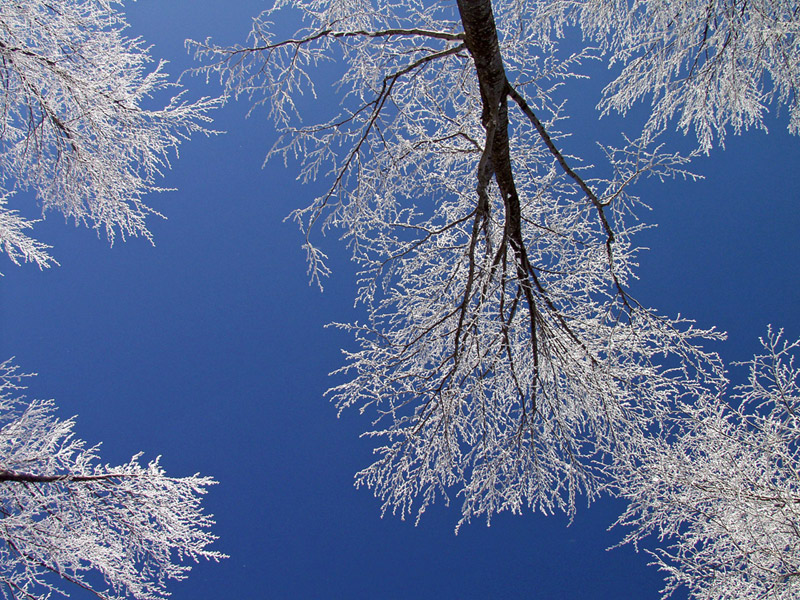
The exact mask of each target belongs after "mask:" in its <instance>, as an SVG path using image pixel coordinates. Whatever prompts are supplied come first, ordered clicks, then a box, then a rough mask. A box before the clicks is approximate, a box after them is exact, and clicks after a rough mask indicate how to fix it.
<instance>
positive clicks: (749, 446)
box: [619, 331, 800, 600]
mask: <svg viewBox="0 0 800 600" xmlns="http://www.w3.org/2000/svg"><path fill="white" fill-rule="evenodd" d="M761 343H762V346H763V354H759V355H757V356H755V357H754V358H753V359H752V360H751V361H750V362H748V363H745V364H744V365H743V366H746V367H747V368H748V369H749V377H748V381H747V383H745V384H742V385H740V386H739V387H738V388H736V390H735V391H734V393H733V394H732V395H730V396H729V397H728V398H727V399H726V401H720V400H721V398H720V396H704V397H701V398H700V399H699V400H698V401H697V402H695V403H691V404H688V403H687V404H685V405H684V406H683V407H682V409H683V410H681V411H680V412H676V414H675V415H673V417H672V418H671V423H672V427H671V428H670V429H669V430H667V431H665V432H664V435H663V436H660V437H655V438H654V439H653V440H652V443H651V444H650V446H649V447H648V448H647V450H646V452H643V453H642V454H641V455H640V456H638V457H633V459H634V461H633V464H624V465H622V466H621V468H620V470H619V473H621V476H620V478H619V493H620V495H621V496H622V497H623V498H626V499H628V500H629V501H630V505H629V508H628V510H627V511H626V512H625V513H624V514H623V515H622V517H621V518H620V520H619V523H620V524H621V525H624V526H626V527H629V528H630V531H629V533H628V535H627V537H626V538H625V541H626V542H630V543H634V544H637V545H642V546H644V547H645V548H649V547H650V546H652V543H651V541H652V540H651V538H650V537H649V536H651V535H655V536H658V540H659V542H661V543H660V544H659V548H657V549H655V550H650V551H649V552H650V553H651V554H652V556H653V558H654V561H655V564H656V565H657V566H658V567H659V568H661V569H662V570H663V571H664V572H665V573H666V577H667V587H666V590H665V591H666V592H667V593H670V592H672V591H673V590H675V589H677V588H680V587H685V588H686V589H688V590H689V592H690V593H691V595H692V597H693V598H696V599H698V600H712V599H713V600H738V599H741V598H775V599H776V600H789V599H791V598H797V597H798V594H800V575H799V574H800V421H798V417H797V411H798V410H800V370H798V368H797V366H796V365H795V357H796V355H797V351H798V349H799V348H800V341H796V342H794V343H789V342H787V341H786V340H785V339H784V338H783V335H782V332H778V333H775V332H772V331H769V332H768V334H767V336H766V337H764V338H763V339H762V340H761Z"/></svg>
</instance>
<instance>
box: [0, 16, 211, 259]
mask: <svg viewBox="0 0 800 600" xmlns="http://www.w3.org/2000/svg"><path fill="white" fill-rule="evenodd" d="M119 5H120V3H119V2H115V1H107V0H60V1H58V2H46V1H45V0H26V1H25V2H9V1H3V2H0V124H1V125H2V127H0V187H2V188H5V189H7V190H15V189H16V190H30V191H32V192H33V194H34V195H35V196H36V199H37V200H38V202H39V203H40V205H41V207H42V213H43V214H44V213H47V212H48V211H51V210H55V211H58V212H60V213H62V214H63V215H64V216H65V217H67V218H68V219H72V220H74V221H75V222H76V223H83V224H86V225H87V226H89V227H92V228H94V229H96V230H98V232H100V231H102V232H103V233H104V234H105V235H106V236H107V237H108V239H109V240H110V241H112V242H113V240H114V239H115V237H116V236H120V237H122V238H123V239H124V238H125V237H127V236H139V235H142V236H145V237H147V238H148V239H150V233H149V231H148V229H147V222H146V221H147V217H148V216H149V215H152V214H158V213H155V211H153V210H152V209H151V208H149V207H148V206H147V205H146V204H145V203H144V202H143V196H144V195H145V194H147V193H150V192H154V191H159V190H160V189H161V188H159V187H157V186H156V183H155V182H156V180H157V179H158V178H159V177H160V176H161V174H162V172H163V171H164V170H165V169H166V168H168V167H169V160H170V155H171V154H173V153H174V154H176V153H177V149H178V146H179V144H180V143H181V142H182V141H183V140H185V139H187V138H188V137H189V135H191V134H192V133H196V132H203V131H205V132H207V130H206V129H205V128H204V124H205V123H207V122H208V121H209V118H208V116H207V114H206V113H207V112H208V111H209V110H210V109H211V108H212V107H213V106H214V105H215V101H213V100H209V99H207V98H203V99H201V100H198V101H196V102H187V101H186V100H184V98H183V93H182V92H180V91H178V90H177V86H176V84H174V83H170V82H169V80H168V78H167V75H166V74H165V73H164V72H163V67H164V63H163V62H162V63H158V64H156V65H155V66H151V65H150V63H152V59H151V58H150V56H149V52H148V48H147V47H146V46H145V45H144V43H143V42H142V40H140V39H137V38H129V37H126V35H125V33H124V31H125V29H126V27H127V25H126V23H125V21H124V18H123V16H122V15H121V14H120V12H119V11H118V6H119ZM165 95H166V97H165ZM165 100H166V101H165ZM5 216H6V218H8V217H9V214H8V212H7V211H6V212H5ZM19 229H20V227H15V228H11V229H6V228H4V229H3V230H2V231H0V235H2V236H3V237H0V244H2V245H3V249H4V250H5V251H6V253H7V254H9V256H10V257H11V258H12V260H14V261H15V262H16V261H17V260H18V259H19V258H22V259H23V260H32V261H33V262H35V263H37V264H38V265H39V266H40V267H41V266H45V265H49V264H52V263H53V262H54V261H53V260H52V259H51V258H50V257H49V256H47V255H46V254H44V253H43V249H44V246H42V245H41V244H38V243H36V242H32V241H31V240H29V238H27V237H26V238H25V239H24V240H23V241H22V242H20V238H19V237H18V236H17V235H16V234H17V233H18V232H19ZM20 243H22V246H20Z"/></svg>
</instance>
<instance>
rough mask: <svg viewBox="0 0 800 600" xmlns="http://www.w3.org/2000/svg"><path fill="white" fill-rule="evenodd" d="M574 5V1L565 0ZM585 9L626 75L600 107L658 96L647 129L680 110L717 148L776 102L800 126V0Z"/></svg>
mask: <svg viewBox="0 0 800 600" xmlns="http://www.w3.org/2000/svg"><path fill="white" fill-rule="evenodd" d="M565 4H569V5H571V4H573V3H565ZM576 5H577V6H576V8H575V9H570V8H567V9H565V12H566V13H567V14H573V15H577V21H578V23H579V24H580V26H581V28H582V30H583V31H584V33H585V34H586V35H587V36H588V37H590V38H591V39H593V40H594V41H597V42H599V43H601V44H602V45H603V47H604V49H605V50H606V51H608V52H609V54H610V62H611V64H612V65H616V64H619V65H621V66H622V71H621V73H620V74H619V75H618V76H617V77H616V78H615V79H614V80H613V81H612V82H611V83H610V84H609V85H608V87H607V88H606V90H605V96H604V98H603V101H602V103H601V106H602V107H603V108H604V109H605V110H611V109H613V110H618V111H621V112H625V111H626V110H627V109H629V108H630V107H631V106H632V105H633V104H634V103H635V102H636V101H637V100H640V99H643V98H647V97H650V98H651V102H652V106H651V111H652V113H651V115H650V119H649V122H648V131H649V133H650V134H651V135H652V134H653V133H656V132H658V131H660V130H662V129H664V128H665V127H666V126H667V125H668V123H669V122H670V120H671V119H673V117H674V118H675V119H676V120H677V125H678V126H679V127H680V128H681V129H683V130H684V131H690V130H693V131H694V133H695V134H696V136H697V139H698V141H699V143H700V146H701V148H702V149H703V150H704V151H706V152H708V151H709V150H710V149H711V148H712V147H713V146H714V145H715V144H716V142H717V141H719V142H723V141H724V138H725V133H726V130H727V129H728V128H729V127H732V128H733V130H734V131H736V132H737V133H738V132H740V131H741V130H742V129H746V128H748V127H763V118H764V116H765V114H766V113H767V112H768V108H769V107H770V106H775V107H777V108H778V110H779V111H780V110H781V108H783V107H785V110H786V112H787V113H788V117H789V130H790V131H791V132H792V133H795V134H796V133H798V131H800V96H798V92H800V10H798V4H797V2H796V0H659V1H657V2H652V1H642V0H628V1H623V2H618V1H616V0H585V1H581V2H578V3H576Z"/></svg>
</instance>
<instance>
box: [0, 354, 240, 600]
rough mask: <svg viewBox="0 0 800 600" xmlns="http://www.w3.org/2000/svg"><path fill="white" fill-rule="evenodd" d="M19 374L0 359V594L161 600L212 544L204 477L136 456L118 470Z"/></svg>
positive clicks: (214, 555) (212, 554) (211, 555)
mask: <svg viewBox="0 0 800 600" xmlns="http://www.w3.org/2000/svg"><path fill="white" fill-rule="evenodd" d="M24 377H26V375H23V374H21V373H20V371H19V369H18V368H17V367H16V366H14V365H13V364H12V363H11V362H10V361H6V362H4V363H2V364H0V590H1V591H2V594H3V597H5V598H13V599H15V600H16V599H23V598H27V599H37V600H38V599H44V598H49V597H51V594H56V595H63V596H67V595H69V588H70V587H71V586H78V587H80V588H83V589H86V590H89V591H91V592H93V593H94V594H95V595H96V596H97V597H99V598H104V599H108V600H115V599H120V600H121V599H123V598H137V599H162V598H165V597H166V596H167V595H168V592H167V590H166V587H165V586H166V583H167V581H168V580H171V579H183V578H184V577H186V574H187V572H188V571H189V569H190V566H189V565H187V564H185V563H186V561H187V560H192V561H197V560H199V559H201V558H202V559H211V560H219V559H220V558H223V557H224V555H223V554H221V553H220V552H217V551H214V550H210V549H209V546H210V544H211V543H212V542H214V540H215V539H216V536H214V535H213V534H211V533H210V531H209V529H210V527H211V525H213V521H212V519H211V516H210V515H207V514H204V513H203V511H202V508H201V499H202V496H203V495H204V494H205V493H206V490H207V488H208V487H209V486H210V485H213V484H214V483H215V482H214V481H213V480H212V479H211V478H209V477H201V476H199V475H193V476H191V477H182V478H173V477H168V476H167V475H166V474H165V472H164V470H163V468H162V467H161V465H160V463H159V459H156V460H154V461H152V462H150V463H148V464H146V465H143V464H141V463H140V455H137V456H134V457H133V458H132V459H131V460H130V461H129V462H128V463H126V464H124V465H120V466H118V467H112V466H109V465H103V464H101V463H100V462H99V457H98V447H97V446H94V447H87V446H86V444H85V443H84V442H83V441H81V440H79V439H77V438H76V437H75V436H74V434H73V426H74V421H73V420H72V419H69V420H66V421H64V420H60V419H58V418H57V417H56V416H55V415H54V412H55V407H54V405H53V402H52V401H42V400H32V401H28V400H26V399H25V397H24V396H22V395H21V393H22V390H24V385H23V379H24Z"/></svg>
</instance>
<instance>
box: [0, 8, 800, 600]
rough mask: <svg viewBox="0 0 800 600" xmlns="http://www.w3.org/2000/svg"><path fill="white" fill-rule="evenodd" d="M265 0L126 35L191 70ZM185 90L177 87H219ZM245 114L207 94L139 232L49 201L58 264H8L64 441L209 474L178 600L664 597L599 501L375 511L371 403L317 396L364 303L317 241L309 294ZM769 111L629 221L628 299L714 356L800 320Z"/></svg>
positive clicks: (151, 14)
mask: <svg viewBox="0 0 800 600" xmlns="http://www.w3.org/2000/svg"><path fill="white" fill-rule="evenodd" d="M264 6H265V4H264V3H263V2H258V1H255V0H236V1H228V2H222V1H220V0H216V1H211V0H204V1H197V0H195V1H190V0H170V1H169V2H164V1H163V0H139V1H138V2H136V3H132V4H130V5H129V6H128V7H127V12H128V15H129V20H130V22H131V25H132V28H131V34H132V35H141V36H143V37H144V38H145V39H146V40H147V41H148V42H150V43H152V44H154V48H153V54H154V55H155V56H158V57H164V58H167V59H169V60H170V61H171V65H170V67H169V70H170V71H171V72H172V73H176V74H177V73H179V72H180V71H182V70H183V69H184V68H186V67H188V66H190V65H191V61H190V60H189V58H188V57H187V56H186V52H185V50H184V47H183V40H184V39H185V38H195V39H203V38H205V37H206V36H207V35H212V36H213V37H214V38H215V40H217V41H219V42H231V43H233V42H240V41H243V39H244V37H245V35H246V33H247V31H248V29H249V19H250V17H251V16H254V15H255V14H257V13H258V12H259V11H260V10H261V9H263V8H264ZM187 84H188V87H189V88H190V92H189V93H190V94H191V95H192V97H195V96H198V95H204V94H214V93H216V92H217V90H216V88H213V87H212V88H210V89H206V88H205V87H204V82H203V81H201V80H197V79H190V80H187ZM576 105H577V101H576ZM577 106H579V105H577ZM246 108H247V107H246V106H245V105H244V104H243V103H240V104H232V105H229V106H227V107H225V108H224V109H223V110H220V111H218V113H217V115H216V116H217V119H218V121H217V124H216V127H217V128H219V129H224V130H227V132H228V133H227V134H226V135H223V136H218V137H212V138H208V139H203V138H197V139H194V140H192V141H191V142H190V143H187V144H185V146H184V147H183V149H182V152H181V156H180V159H179V160H176V161H175V162H174V169H173V170H172V171H171V172H169V173H167V175H166V178H165V181H164V184H165V185H166V186H169V187H176V188H178V191H177V192H171V193H165V194H161V195H159V196H156V197H151V198H150V199H149V200H150V204H151V205H152V206H154V207H155V208H157V209H158V210H159V211H161V212H163V213H164V214H165V215H166V216H167V217H168V220H166V221H160V220H157V219H154V220H153V221H152V222H151V225H152V230H153V232H154V234H155V239H156V246H155V247H151V246H150V245H149V244H147V242H146V241H143V240H137V239H134V240H130V241H128V242H127V243H117V244H116V245H115V246H114V247H113V248H109V247H108V244H107V243H106V241H105V240H103V239H98V238H97V237H96V235H95V234H94V233H93V232H92V231H89V230H87V229H85V228H78V229H76V228H75V227H73V226H72V225H65V224H64V221H63V219H62V218H60V217H59V216H57V215H50V216H49V217H48V219H47V220H46V222H45V223H43V224H41V226H40V227H39V236H40V239H42V240H43V241H46V242H48V243H51V244H53V245H54V246H55V248H54V255H55V257H56V258H57V259H58V260H59V261H60V262H61V264H62V266H61V267H60V268H56V269H51V270H49V271H47V272H39V271H38V270H36V269H35V268H33V267H30V266H28V267H23V268H16V267H14V266H13V265H11V264H9V263H8V262H7V261H4V262H3V264H2V265H0V270H1V271H2V272H3V273H5V277H4V278H3V279H2V280H0V354H2V357H3V358H5V357H7V356H12V355H15V356H16V357H17V362H18V363H19V364H20V365H21V366H22V368H23V369H25V370H28V371H37V372H39V373H40V375H39V377H38V378H36V379H35V380H33V381H32V382H31V392H30V395H31V396H35V397H48V398H50V397H54V398H56V400H57V403H58V406H59V407H60V414H61V415H62V416H64V417H66V416H70V415H74V414H77V415H78V425H77V431H78V434H79V435H80V436H81V437H82V438H84V439H86V440H87V441H89V442H90V443H95V442H98V441H102V442H103V452H102V454H103V457H104V460H106V461H108V462H110V463H120V462H123V461H125V460H127V459H128V458H129V457H130V456H131V455H132V454H134V453H136V452H139V451H144V452H145V456H146V458H153V457H154V456H156V455H157V454H163V456H164V458H163V464H164V465H165V467H166V468H167V470H168V471H169V472H170V473H172V474H175V475H186V474H191V473H194V472H197V471H200V472H201V473H203V474H209V475H213V476H214V477H216V478H217V479H218V480H219V482H220V485H219V486H217V487H215V488H214V489H213V490H212V492H211V493H210V495H209V497H208V502H207V506H208V508H209V509H210V510H211V511H212V512H213V513H215V515H216V517H217V529H216V532H217V533H218V534H219V536H220V537H221V540H220V541H219V544H218V547H219V549H220V550H222V551H224V552H227V553H228V554H230V555H231V558H230V559H228V560H226V561H224V562H223V563H221V564H219V565H217V564H210V565H207V564H201V565H199V566H197V567H196V569H195V570H194V571H193V572H192V574H191V576H190V578H189V580H188V581H187V582H184V583H179V584H175V585H173V587H172V590H173V593H174V595H173V598H174V600H206V599H208V600H227V599H237V600H243V599H250V598H252V599H261V598H353V599H357V598H415V599H416V598H439V599H448V598H523V597H524V598H536V599H545V600H549V599H580V600H604V599H619V598H625V599H628V598H635V599H651V598H653V599H655V598H657V597H658V590H659V589H660V586H661V578H660V575H659V574H658V573H657V572H656V571H655V570H653V569H652V568H650V567H647V566H646V563H647V556H646V555H644V554H638V555H637V554H636V553H635V552H634V551H633V550H632V549H631V548H623V549H618V550H613V551H610V552H606V551H605V548H606V547H608V546H610V545H612V544H613V543H614V542H615V541H616V540H618V538H619V535H620V534H619V532H616V531H611V532H607V531H606V527H607V526H608V525H610V523H611V522H612V521H613V519H614V517H615V515H616V512H617V511H618V509H619V506H618V505H615V504H614V503H613V502H610V501H607V502H600V503H598V504H596V505H593V506H592V507H590V508H589V509H585V508H584V509H583V510H580V511H579V512H578V515H577V517H576V519H575V522H574V523H573V524H572V525H571V526H569V527H567V521H566V519H565V518H564V517H563V516H554V517H545V516H543V515H540V514H526V515H524V516H521V517H519V516H517V517H514V516H510V515H501V516H500V517H498V518H496V519H495V520H494V521H493V523H492V526H491V527H490V528H487V527H486V526H485V525H484V524H483V523H481V522H476V523H473V524H472V525H471V526H469V527H465V528H464V529H462V531H461V533H460V534H459V535H458V536H454V534H453V527H454V525H455V523H456V521H457V520H458V514H459V513H458V507H457V506H454V507H451V508H447V507H445V506H442V505H437V506H435V507H434V508H433V509H431V510H429V511H428V513H426V516H425V518H424V519H423V521H422V523H421V524H420V525H419V526H418V527H414V525H413V523H411V522H401V521H400V520H398V519H396V518H392V517H389V516H387V517H386V518H383V519H381V518H380V514H379V504H378V502H377V501H376V500H375V499H374V498H373V497H372V496H371V495H370V493H369V492H368V491H365V490H361V491H358V490H355V489H354V488H353V487H352V476H353V473H354V472H355V471H357V470H358V469H359V468H361V467H363V466H365V465H366V464H368V462H369V461H370V457H371V447H370V444H369V442H368V441H364V440H360V439H358V434H359V433H360V432H361V431H363V430H364V429H365V428H366V427H367V420H366V418H363V417H359V416H358V415H357V414H356V413H346V414H345V415H344V416H343V417H342V418H341V419H339V420H337V419H336V414H335V410H334V408H333V407H332V406H330V405H329V404H328V403H327V402H326V401H325V400H324V399H323V398H322V395H323V392H324V391H325V389H326V388H327V387H329V386H330V384H331V379H330V378H329V377H328V376H327V373H328V372H330V371H331V370H333V369H335V368H336V367H338V366H339V365H340V353H339V348H341V347H343V346H345V347H346V346H348V344H349V343H350V341H349V339H348V338H347V337H346V336H344V335H343V334H340V333H338V332H336V331H332V330H330V329H323V325H324V324H325V323H327V322H330V321H333V320H336V321H345V320H351V319H356V318H358V317H359V316H360V314H359V312H358V311H356V310H354V309H353V308H352V297H353V290H354V284H353V273H352V267H351V266H350V264H349V263H348V262H347V259H346V256H345V254H344V251H343V248H342V246H340V245H339V244H338V243H337V242H336V240H335V236H330V237H329V239H328V240H327V245H326V250H328V251H329V252H330V254H331V256H332V257H333V261H332V262H333V266H334V267H335V269H336V271H335V274H334V277H333V278H332V279H331V280H330V281H329V282H328V285H327V287H326V290H325V292H324V293H323V294H320V293H319V292H318V291H317V290H316V289H315V288H313V287H309V286H308V282H307V279H306V276H305V264H304V255H303V253H302V251H301V250H300V244H301V239H300V236H299V235H298V233H297V231H296V229H295V227H294V226H293V225H292V224H290V223H284V222H283V217H284V216H285V215H286V214H287V213H288V212H289V211H290V210H291V209H292V208H294V207H296V206H298V205H300V204H303V203H304V202H305V199H306V198H307V197H308V195H309V193H308V192H307V191H304V190H303V189H302V188H300V187H298V186H297V184H296V183H295V181H294V178H295V174H294V172H293V171H292V168H291V167H289V168H288V169H286V168H284V167H283V165H281V164H271V165H268V166H267V168H265V169H263V170H262V169H261V168H260V167H261V163H262V161H263V157H264V155H265V153H266V151H267V150H268V148H269V146H270V145H271V143H272V140H273V134H272V132H271V130H270V128H269V125H268V123H267V122H266V119H265V118H264V117H263V116H262V115H261V114H259V113H256V114H255V115H254V116H253V117H251V118H250V119H249V120H247V121H245V120H244V113H245V111H246ZM784 122H785V119H781V118H780V116H778V117H777V120H775V121H774V122H772V126H771V131H770V133H769V135H766V134H763V133H760V132H751V133H749V134H746V135H744V136H742V137H740V138H734V137H732V138H731V139H730V140H729V143H728V149H727V150H726V151H724V152H723V151H718V152H716V153H715V154H714V155H713V156H712V157H711V158H709V159H701V160H699V161H698V162H697V164H696V169H697V170H699V171H700V172H702V173H703V174H705V175H706V176H707V179H706V180H705V181H703V182H700V183H684V182H675V183H669V184H665V185H656V184H646V185H645V186H642V187H641V188H640V192H641V193H642V195H643V196H645V197H646V199H647V200H648V201H649V203H650V204H651V206H652V207H653V211H652V212H651V213H650V214H645V215H643V216H644V218H645V219H647V220H648V221H650V222H655V223H658V224H659V226H658V228H657V229H654V230H651V231H649V232H647V233H645V234H643V235H642V236H641V238H640V242H641V244H642V245H644V246H648V247H650V248H651V250H650V251H649V252H647V253H645V254H644V255H643V256H642V259H641V269H640V270H639V275H640V277H641V280H640V281H639V282H638V283H637V284H636V286H635V288H634V292H635V295H636V296H637V297H638V298H639V299H640V300H642V301H643V302H644V303H645V304H650V305H652V306H655V307H658V308H659V309H661V310H662V311H663V312H666V313H669V314H675V313H677V312H681V313H682V314H684V315H687V316H691V317H694V318H696V319H697V320H698V321H699V322H700V324H702V325H703V326H708V325H712V324H715V325H717V326H719V327H720V328H721V329H723V330H726V331H728V332H729V334H730V342H729V343H727V344H726V345H724V346H720V348H719V350H720V351H721V352H722V353H723V355H724V356H725V357H726V358H727V359H730V360H740V359H746V358H747V357H748V356H749V355H751V354H752V353H753V351H755V350H756V349H757V337H758V336H759V335H761V334H763V333H764V331H765V330H766V326H767V324H768V323H772V324H774V325H775V326H783V327H785V328H786V329H787V334H788V335H789V336H790V337H797V336H798V335H800V316H798V310H797V307H798V305H800V302H798V301H799V300H800V285H798V284H799V283H800V266H799V265H798V261H797V256H798V255H800V239H799V238H800V236H798V235H797V232H798V231H799V230H800V208H798V207H799V206H800V205H799V204H798V201H799V200H800V195H799V191H800V182H799V181H798V176H797V172H798V170H799V169H798V168H799V167H800V140H798V139H797V138H791V137H789V136H788V135H787V134H786V133H785V127H784ZM612 126H613V124H609V125H604V126H603V127H605V128H608V127H612ZM29 214H30V215H34V214H35V211H34V210H32V209H31V211H30V212H29ZM74 597H75V598H79V597H80V596H79V595H78V594H76V595H75V596H74Z"/></svg>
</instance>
